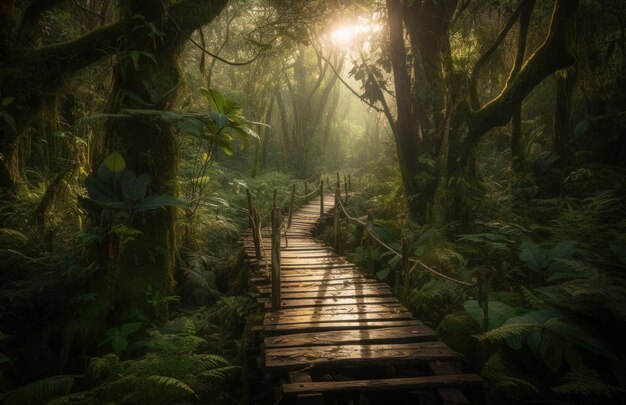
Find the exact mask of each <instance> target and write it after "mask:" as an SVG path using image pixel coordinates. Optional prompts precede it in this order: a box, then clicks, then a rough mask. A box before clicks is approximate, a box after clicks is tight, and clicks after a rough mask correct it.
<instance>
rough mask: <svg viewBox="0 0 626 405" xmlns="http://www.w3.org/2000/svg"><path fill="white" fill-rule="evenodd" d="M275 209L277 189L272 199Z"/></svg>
mask: <svg viewBox="0 0 626 405" xmlns="http://www.w3.org/2000/svg"><path fill="white" fill-rule="evenodd" d="M272 202H273V204H274V205H273V207H274V208H276V189H274V198H272Z"/></svg>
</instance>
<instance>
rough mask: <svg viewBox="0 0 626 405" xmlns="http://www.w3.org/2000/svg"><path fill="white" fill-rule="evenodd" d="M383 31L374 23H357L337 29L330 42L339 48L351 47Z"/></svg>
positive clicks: (331, 35)
mask: <svg viewBox="0 0 626 405" xmlns="http://www.w3.org/2000/svg"><path fill="white" fill-rule="evenodd" d="M380 30H381V26H380V25H379V24H372V23H356V24H348V25H343V26H340V27H338V28H337V29H335V30H334V31H333V32H332V33H331V34H330V40H331V41H332V42H333V44H335V45H337V46H342V47H346V46H350V45H352V43H353V42H355V40H357V39H361V38H364V37H366V36H368V35H369V34H373V33H376V32H378V31H380Z"/></svg>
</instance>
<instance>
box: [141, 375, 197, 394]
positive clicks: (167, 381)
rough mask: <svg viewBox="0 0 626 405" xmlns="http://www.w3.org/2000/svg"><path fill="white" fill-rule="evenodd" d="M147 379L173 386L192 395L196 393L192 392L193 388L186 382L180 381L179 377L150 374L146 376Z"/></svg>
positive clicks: (162, 384)
mask: <svg viewBox="0 0 626 405" xmlns="http://www.w3.org/2000/svg"><path fill="white" fill-rule="evenodd" d="M148 381H152V382H154V383H156V384H158V385H160V386H167V387H173V388H177V389H179V390H181V391H184V392H186V393H188V394H192V395H196V393H195V392H194V390H192V389H191V387H190V386H188V385H187V384H185V383H184V382H182V381H180V380H179V379H176V378H174V377H164V376H160V375H151V376H150V377H148Z"/></svg>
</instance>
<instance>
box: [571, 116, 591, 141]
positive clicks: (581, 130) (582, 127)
mask: <svg viewBox="0 0 626 405" xmlns="http://www.w3.org/2000/svg"><path fill="white" fill-rule="evenodd" d="M589 125H590V122H589V120H582V121H580V122H579V123H578V124H577V125H576V127H575V128H574V138H579V137H581V136H583V135H584V134H585V133H586V132H587V130H588V129H589Z"/></svg>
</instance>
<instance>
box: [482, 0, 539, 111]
mask: <svg viewBox="0 0 626 405" xmlns="http://www.w3.org/2000/svg"><path fill="white" fill-rule="evenodd" d="M530 1H531V0H523V1H522V2H521V3H520V4H519V5H518V6H517V8H516V9H515V11H513V14H511V16H510V17H509V21H507V23H506V25H505V26H504V28H502V30H501V31H500V33H499V34H498V36H497V37H496V39H495V41H493V43H492V44H491V46H490V47H489V48H488V49H487V50H486V51H485V52H484V53H483V54H482V55H481V56H480V57H479V58H478V60H477V61H476V63H475V64H474V68H473V69H472V74H471V76H470V98H471V102H472V108H473V109H474V110H477V109H479V108H480V100H479V99H478V90H477V89H476V82H477V81H478V75H479V73H480V69H481V68H482V67H483V66H484V65H485V64H486V63H487V62H488V61H489V59H491V56H492V55H493V54H494V52H495V51H496V50H497V49H498V47H499V46H500V44H502V41H504V39H505V38H506V36H507V35H508V33H509V31H510V30H511V28H512V27H513V25H514V24H515V21H517V18H518V17H519V15H520V13H521V12H522V9H523V8H524V7H525V5H526V4H527V3H529V2H530ZM532 2H533V3H534V1H532Z"/></svg>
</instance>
